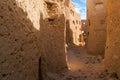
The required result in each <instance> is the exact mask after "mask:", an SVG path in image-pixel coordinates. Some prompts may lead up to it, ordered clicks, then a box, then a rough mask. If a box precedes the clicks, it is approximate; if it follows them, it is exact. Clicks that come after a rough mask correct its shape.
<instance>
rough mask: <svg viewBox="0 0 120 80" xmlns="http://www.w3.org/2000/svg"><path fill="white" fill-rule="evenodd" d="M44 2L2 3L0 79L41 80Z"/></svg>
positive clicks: (9, 0)
mask: <svg viewBox="0 0 120 80" xmlns="http://www.w3.org/2000/svg"><path fill="white" fill-rule="evenodd" d="M37 4H39V5H40V4H41V0H39V1H38V0H34V1H33V0H27V1H24V0H1V1H0V80H38V69H39V58H40V56H41V54H40V48H39V47H38V44H39V43H38V37H39V35H38V34H37V33H38V32H39V31H40V30H39V28H40V25H39V19H40V9H39V7H40V6H39V5H37Z"/></svg>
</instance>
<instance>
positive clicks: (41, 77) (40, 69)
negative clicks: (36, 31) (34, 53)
mask: <svg viewBox="0 0 120 80" xmlns="http://www.w3.org/2000/svg"><path fill="white" fill-rule="evenodd" d="M41 65H42V62H41V57H40V58H39V80H43V76H42V66H41Z"/></svg>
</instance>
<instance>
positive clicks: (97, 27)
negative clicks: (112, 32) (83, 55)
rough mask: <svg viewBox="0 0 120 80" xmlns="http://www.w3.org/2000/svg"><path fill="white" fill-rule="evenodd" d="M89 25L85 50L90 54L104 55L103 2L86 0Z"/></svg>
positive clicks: (104, 12) (104, 24)
mask: <svg viewBox="0 0 120 80" xmlns="http://www.w3.org/2000/svg"><path fill="white" fill-rule="evenodd" d="M87 20H88V24H89V30H88V31H89V32H88V35H89V36H88V44H87V49H88V52H89V53H91V54H104V51H105V43H106V10H105V2H104V1H103V0H87Z"/></svg>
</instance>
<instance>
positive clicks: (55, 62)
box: [41, 15, 67, 72]
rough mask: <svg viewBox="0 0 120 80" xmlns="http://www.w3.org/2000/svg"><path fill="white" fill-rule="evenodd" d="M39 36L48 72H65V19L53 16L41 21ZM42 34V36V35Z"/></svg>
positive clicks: (61, 16) (62, 16)
mask: <svg viewBox="0 0 120 80" xmlns="http://www.w3.org/2000/svg"><path fill="white" fill-rule="evenodd" d="M41 21H42V23H45V24H42V26H43V27H42V28H41V31H42V32H41V35H42V36H43V37H42V43H43V45H44V46H43V47H44V53H45V55H46V59H47V71H48V72H62V71H65V70H67V64H66V52H65V17H64V15H60V16H55V17H50V18H46V19H44V20H41ZM42 33H44V34H42Z"/></svg>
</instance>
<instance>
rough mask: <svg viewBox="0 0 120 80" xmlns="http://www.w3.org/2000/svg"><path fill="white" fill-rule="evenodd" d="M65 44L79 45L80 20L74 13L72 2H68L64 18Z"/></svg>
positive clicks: (78, 15)
mask: <svg viewBox="0 0 120 80" xmlns="http://www.w3.org/2000/svg"><path fill="white" fill-rule="evenodd" d="M66 19H67V21H66V42H67V44H68V45H69V44H75V45H79V44H80V34H81V18H80V14H78V13H77V12H76V11H75V8H74V5H73V3H72V2H69V9H68V13H67V17H66Z"/></svg>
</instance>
